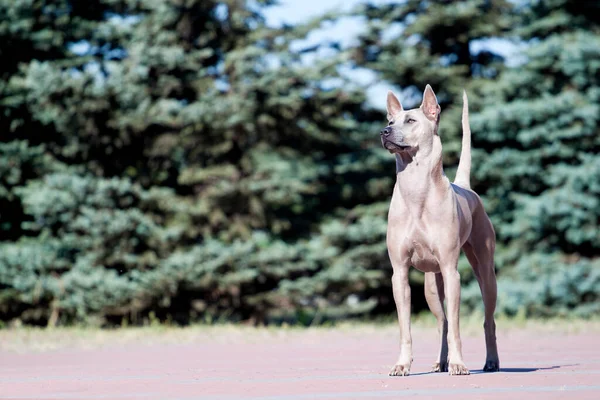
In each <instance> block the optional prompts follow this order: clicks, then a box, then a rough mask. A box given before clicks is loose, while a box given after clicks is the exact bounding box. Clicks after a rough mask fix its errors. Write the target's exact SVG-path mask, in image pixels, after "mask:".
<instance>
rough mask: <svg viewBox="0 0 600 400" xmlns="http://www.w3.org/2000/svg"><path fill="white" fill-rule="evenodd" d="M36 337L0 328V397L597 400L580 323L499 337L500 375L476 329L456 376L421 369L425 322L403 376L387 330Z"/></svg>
mask: <svg viewBox="0 0 600 400" xmlns="http://www.w3.org/2000/svg"><path fill="white" fill-rule="evenodd" d="M37 335H38V336H36V335H33V336H32V337H30V338H29V339H28V341H24V342H23V343H20V342H18V341H16V339H15V338H14V337H12V336H11V333H10V331H9V332H8V333H6V331H4V333H2V335H0V398H2V399H7V398H10V399H215V400H218V399H222V400H225V399H238V398H251V399H273V400H275V399H277V400H301V399H385V398H405V397H414V396H422V397H424V398H432V397H433V396H444V399H445V400H448V399H461V400H462V399H534V398H535V399H563V398H564V399H567V398H568V399H590V400H592V399H594V400H597V399H600V346H599V344H600V342H599V339H600V337H599V335H598V330H587V329H586V328H585V326H583V329H580V332H579V333H565V331H563V332H562V333H557V332H553V331H548V330H545V329H542V330H537V329H532V328H529V329H526V330H518V329H512V330H510V331H508V332H504V333H500V334H499V347H500V360H501V366H502V371H501V372H499V373H493V374H490V373H483V372H481V367H482V366H483V362H484V345H483V332H481V334H478V335H475V334H471V335H469V334H468V333H467V334H464V335H463V349H464V356H465V362H466V363H467V366H468V367H469V368H470V369H471V372H472V374H471V375H470V376H466V377H451V376H448V375H447V374H445V373H435V374H434V373H429V372H428V371H429V367H430V365H431V363H432V362H433V360H434V357H435V351H434V348H435V345H434V342H435V334H434V332H433V330H432V329H425V328H418V329H414V330H413V338H414V339H413V342H414V351H415V361H414V364H413V368H412V375H411V376H409V377H388V376H387V373H388V370H389V368H390V367H391V365H392V364H393V362H394V361H395V357H396V349H397V345H396V340H397V333H396V330H395V329H394V328H392V327H382V328H375V327H366V328H365V327H363V328H343V329H336V330H324V329H309V330H304V331H302V330H288V331H282V330H251V329H247V328H246V329H215V330H211V329H208V330H206V329H205V330H200V331H198V332H196V333H189V332H188V333H185V334H174V335H173V334H165V335H164V336H161V335H158V336H157V337H155V338H154V339H153V340H146V335H145V333H144V331H138V332H137V333H136V334H135V335H134V336H132V337H130V338H129V339H128V340H122V337H119V336H117V335H119V334H118V333H115V334H114V335H115V336H110V335H112V334H108V336H106V337H104V338H103V339H102V340H100V341H99V343H97V341H96V340H95V338H94V337H89V336H85V335H83V336H82V337H80V336H77V335H75V336H73V335H64V337H63V338H62V339H61V333H60V332H58V333H53V334H52V335H53V336H52V337H53V339H52V340H54V341H55V342H56V341H57V340H58V342H59V344H60V345H59V346H58V348H57V346H56V343H54V345H53V344H52V343H53V342H52V340H50V342H51V343H50V344H49V345H48V344H43V343H42V342H44V341H45V340H46V339H44V336H40V335H43V334H39V333H38V334H37ZM152 335H154V336H156V335H155V334H152ZM152 335H150V336H152ZM17 336H18V334H17ZM167 337H168V339H167ZM113 339H114V340H113ZM25 342H27V343H25ZM15 343H16V344H15ZM15 346H16V347H15ZM86 347H88V348H86Z"/></svg>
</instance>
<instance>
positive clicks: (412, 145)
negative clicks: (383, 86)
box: [380, 85, 441, 153]
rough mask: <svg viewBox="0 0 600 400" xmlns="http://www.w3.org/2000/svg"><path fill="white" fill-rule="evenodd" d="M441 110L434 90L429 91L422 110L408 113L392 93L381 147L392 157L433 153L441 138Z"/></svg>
mask: <svg viewBox="0 0 600 400" xmlns="http://www.w3.org/2000/svg"><path fill="white" fill-rule="evenodd" d="M440 110H441V109H440V106H439V104H438V101H437V98H436V97H435V93H433V89H431V86H429V85H427V86H426V87H425V92H424V93H423V103H421V106H420V107H419V108H413V109H412V110H406V111H405V110H404V109H403V108H402V105H401V104H400V101H399V100H398V98H397V97H396V96H395V95H394V93H392V92H391V91H390V92H388V95H387V119H388V126H386V127H385V128H384V129H383V130H382V131H381V132H380V135H381V144H382V145H383V147H385V148H386V149H387V150H388V151H389V152H390V153H403V152H413V153H415V152H416V151H417V150H419V149H423V150H426V149H430V148H431V144H432V142H433V137H434V136H435V135H437V129H438V123H439V117H440Z"/></svg>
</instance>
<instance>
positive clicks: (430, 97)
mask: <svg viewBox="0 0 600 400" xmlns="http://www.w3.org/2000/svg"><path fill="white" fill-rule="evenodd" d="M421 110H423V113H424V114H425V116H426V117H427V118H429V119H430V120H432V121H437V118H438V115H440V111H441V108H440V105H439V104H438V101H437V97H435V93H433V89H432V88H431V86H429V85H427V86H426V87H425V92H423V103H422V104H421Z"/></svg>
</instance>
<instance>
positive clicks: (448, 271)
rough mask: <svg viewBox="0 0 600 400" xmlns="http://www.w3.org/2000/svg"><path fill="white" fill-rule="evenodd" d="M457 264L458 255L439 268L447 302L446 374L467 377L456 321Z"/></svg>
mask: <svg viewBox="0 0 600 400" xmlns="http://www.w3.org/2000/svg"><path fill="white" fill-rule="evenodd" d="M457 264H458V254H457V255H456V259H455V260H453V261H452V262H451V263H448V264H445V265H443V266H442V267H441V270H442V276H443V278H444V292H445V294H446V302H447V303H446V308H447V318H448V373H449V374H450V375H469V370H468V369H467V367H466V366H465V363H464V361H463V357H462V344H461V341H460V329H459V321H458V318H459V314H460V274H459V273H458V270H457Z"/></svg>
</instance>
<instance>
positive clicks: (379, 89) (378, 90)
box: [264, 0, 520, 109]
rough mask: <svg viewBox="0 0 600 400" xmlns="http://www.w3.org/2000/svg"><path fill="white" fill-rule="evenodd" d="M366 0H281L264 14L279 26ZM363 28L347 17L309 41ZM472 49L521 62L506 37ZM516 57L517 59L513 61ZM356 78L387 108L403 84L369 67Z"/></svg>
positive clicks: (348, 38) (344, 37) (346, 39)
mask: <svg viewBox="0 0 600 400" xmlns="http://www.w3.org/2000/svg"><path fill="white" fill-rule="evenodd" d="M364 2H366V0H279V5H277V6H272V7H268V8H267V9H266V10H265V12H264V15H265V17H266V20H267V24H269V25H271V26H280V25H281V24H283V23H288V24H296V23H300V22H305V21H307V20H308V19H310V18H311V17H316V16H318V15H320V14H323V13H325V12H327V11H331V10H336V11H339V10H349V9H351V8H352V7H355V6H356V5H358V4H361V3H364ZM369 2H370V3H374V4H386V3H391V2H393V0H369ZM362 29H364V24H363V23H362V21H361V20H360V19H346V20H342V21H341V22H339V23H337V24H336V25H334V26H330V27H328V28H326V29H321V30H320V31H317V32H315V33H313V34H311V35H310V36H309V38H308V41H309V42H315V43H317V42H319V41H320V40H322V39H325V38H328V39H334V40H336V39H337V40H338V41H339V42H340V43H341V44H342V45H344V44H346V45H347V44H350V43H352V41H353V40H354V38H356V36H357V35H358V34H359V33H360V32H361V30H362ZM471 46H472V48H471V49H472V51H475V52H477V51H479V50H481V49H484V48H490V49H493V50H494V52H497V53H499V54H501V55H503V56H505V57H506V59H507V63H508V64H509V65H510V64H513V63H519V62H520V61H519V58H518V57H515V50H516V47H515V46H514V45H513V44H511V43H510V42H508V41H503V40H497V39H494V40H482V41H478V42H475V43H473V44H472V45H471ZM511 60H513V61H514V62H511ZM351 74H352V75H351V76H352V77H353V79H356V80H357V81H359V82H360V83H362V84H365V85H368V87H369V89H368V91H367V97H368V100H369V103H371V105H372V106H374V107H376V108H380V109H383V108H385V99H386V95H387V91H388V90H390V89H391V90H393V91H395V92H396V93H400V92H401V88H399V87H395V86H393V85H391V84H390V83H388V82H385V81H381V80H379V79H377V76H376V75H375V74H374V73H372V72H371V71H368V70H361V71H353V72H351Z"/></svg>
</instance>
